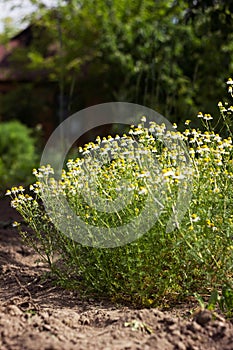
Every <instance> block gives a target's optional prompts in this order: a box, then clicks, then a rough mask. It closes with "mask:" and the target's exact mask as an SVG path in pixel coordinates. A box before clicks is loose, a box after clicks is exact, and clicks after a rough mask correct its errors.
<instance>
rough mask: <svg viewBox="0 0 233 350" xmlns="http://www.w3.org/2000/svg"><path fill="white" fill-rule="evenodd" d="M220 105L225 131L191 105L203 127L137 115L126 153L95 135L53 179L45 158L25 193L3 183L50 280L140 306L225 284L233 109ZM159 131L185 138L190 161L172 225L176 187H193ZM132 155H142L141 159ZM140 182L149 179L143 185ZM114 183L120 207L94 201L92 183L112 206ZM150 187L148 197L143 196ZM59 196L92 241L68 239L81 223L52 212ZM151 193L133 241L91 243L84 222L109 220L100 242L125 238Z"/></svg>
mask: <svg viewBox="0 0 233 350" xmlns="http://www.w3.org/2000/svg"><path fill="white" fill-rule="evenodd" d="M229 83H231V81H229ZM232 85H233V82H232ZM230 86H231V85H230ZM219 107H220V112H221V115H222V118H223V119H224V120H225V125H226V130H225V131H224V135H225V134H226V138H221V137H220V136H219V135H218V134H216V133H215V132H214V130H213V127H212V123H213V120H212V117H211V116H210V115H208V114H204V115H203V114H202V113H199V114H198V117H199V118H200V119H201V120H202V122H203V130H196V129H192V128H191V127H188V128H187V129H186V130H185V131H184V132H182V133H181V132H178V131H172V132H169V131H167V130H166V128H165V126H164V125H161V126H158V125H156V124H155V123H150V125H149V127H146V126H145V125H144V122H142V123H141V124H140V125H138V126H137V127H132V129H131V130H130V131H129V135H124V136H123V138H121V141H122V140H123V141H124V142H125V144H126V145H127V150H128V153H127V157H126V158H125V157H124V150H123V149H121V147H120V149H118V147H119V146H118V144H117V140H118V137H115V138H111V137H109V138H108V139H103V140H102V141H101V140H100V139H97V142H96V143H91V144H88V145H86V147H85V148H84V149H81V150H80V151H81V153H82V158H78V159H76V160H69V161H68V163H67V168H68V170H67V171H65V170H64V171H63V174H62V176H61V179H60V180H55V179H54V178H53V169H52V168H51V167H50V166H49V165H48V166H45V167H41V168H39V169H38V170H34V175H35V176H36V178H37V180H38V181H37V182H35V183H34V185H31V187H30V190H31V195H30V194H26V195H25V194H24V189H23V188H22V187H18V188H12V189H11V190H8V191H7V195H10V196H11V198H12V206H14V207H15V208H16V210H17V211H18V212H19V213H20V214H21V215H22V216H23V217H24V219H25V221H26V222H27V223H28V225H29V226H30V227H31V228H32V229H33V230H34V234H32V233H28V232H25V231H21V234H22V237H23V238H24V240H25V242H26V243H28V244H30V245H31V246H33V247H34V249H35V250H36V251H37V252H38V253H39V254H40V255H41V257H42V258H43V259H44V260H45V261H46V262H48V264H49V266H50V267H51V270H52V272H53V273H54V274H55V275H56V276H57V281H58V283H60V284H61V285H62V286H64V287H69V288H78V289H79V290H80V291H82V292H83V293H85V294H92V295H97V296H101V297H103V296H107V297H110V298H112V299H113V300H118V301H119V300H121V301H122V300H124V301H129V302H131V303H133V304H135V305H144V306H149V305H163V306H165V305H171V303H173V302H175V301H177V300H178V299H179V300H180V299H182V298H184V297H186V296H188V295H193V294H194V293H195V292H198V293H200V294H201V293H208V292H209V290H216V289H218V288H220V287H221V286H223V285H232V276H233V264H232V259H233V244H232V231H233V215H232V206H233V181H232V180H233V160H232V158H233V145H232V132H231V130H232V129H231V128H230V127H229V125H230V124H229V123H230V122H231V117H232V111H233V108H232V107H229V106H228V105H224V107H223V105H222V104H219ZM189 124H190V121H186V125H189ZM161 135H163V137H162V140H165V139H166V138H167V140H180V141H181V142H182V143H184V144H186V147H187V149H188V152H189V155H190V160H191V161H190V164H191V170H192V172H191V175H192V199H191V202H190V205H189V208H188V210H187V212H186V213H185V215H184V217H183V220H182V221H181V222H180V221H178V222H176V228H175V229H174V230H173V231H170V232H167V231H166V227H167V222H168V220H169V218H170V217H171V214H172V213H174V212H176V210H175V208H176V207H175V204H176V201H177V195H178V192H179V191H180V188H181V186H182V188H188V186H191V182H190V167H187V164H185V166H184V164H183V163H182V161H180V160H179V161H178V158H179V156H180V154H182V152H181V149H180V147H179V145H180V144H179V143H176V144H174V143H172V145H175V146H176V147H175V148H170V149H169V148H168V147H165V145H164V144H163V142H161V138H160V136H161ZM135 140H136V141H137V144H138V150H139V154H136V156H137V157H136V156H135V153H133V152H135V149H131V148H130V145H132V143H133V142H134V141H135ZM109 149H111V151H112V155H113V154H115V156H112V158H111V159H110V158H109V157H108V156H107V157H106V159H105V162H104V161H103V160H104V156H105V155H106V150H109ZM142 151H143V152H142ZM91 152H94V154H95V152H97V154H100V155H103V159H102V161H103V162H102V166H98V163H95V162H94V161H90V160H93V159H92V154H93V153H91ZM89 154H90V157H89ZM140 154H144V157H142V158H140ZM152 154H155V155H156V159H157V161H158V164H159V166H157V169H159V168H160V173H159V174H158V173H157V172H156V166H155V167H154V168H153V161H152V158H151V155H152ZM145 155H146V156H145ZM136 159H137V160H136ZM126 160H127V161H126ZM158 164H157V165H158ZM148 166H149V169H150V170H151V171H150V172H148ZM122 179H127V180H128V182H124V181H122ZM148 183H150V184H152V186H149V187H148ZM119 188H120V190H121V191H122V193H124V190H125V191H126V192H127V191H130V192H131V193H132V197H131V201H130V202H129V203H127V205H126V206H125V208H124V210H120V211H117V210H116V211H115V212H114V211H111V212H109V211H107V210H104V211H101V210H98V208H97V209H96V207H95V206H94V202H92V199H93V198H94V195H93V193H94V192H93V191H97V193H98V196H99V198H100V203H101V198H108V201H109V203H110V204H112V205H114V201H115V199H116V198H118V197H119V196H120V194H119V191H118V190H119ZM151 188H153V191H154V192H153V194H155V196H154V197H153V196H152V197H150V194H151V193H150V189H151ZM45 191H47V192H48V193H49V194H50V196H51V199H54V201H53V202H52V201H51V205H50V206H49V209H48V210H49V211H50V213H48V212H46V211H45V209H44V207H43V205H42V204H41V198H42V199H43V193H45ZM61 195H64V196H65V198H66V199H67V201H68V202H69V205H70V207H72V209H73V210H74V212H75V213H76V214H77V215H78V216H79V217H80V218H81V219H82V221H83V222H84V223H86V224H87V230H86V232H85V234H86V235H87V237H88V238H90V240H91V239H92V240H93V246H84V245H82V244H81V243H78V242H77V241H76V240H75V238H76V237H77V236H76V234H78V233H79V232H81V233H83V231H82V227H79V226H78V225H76V226H75V225H74V224H73V222H72V220H70V217H69V216H67V217H65V219H64V217H62V216H61V217H60V213H61V214H63V213H65V212H66V211H65V207H63V203H62V201H60V198H61ZM155 197H156V198H159V199H160V200H162V201H163V204H164V205H163V209H162V211H161V215H160V217H159V220H158V221H157V222H155V223H154V224H153V225H152V227H151V228H150V230H148V232H147V233H145V234H143V235H141V232H140V227H141V226H140V225H139V226H135V228H134V232H133V234H134V236H135V237H136V238H137V239H135V240H134V241H131V242H128V243H127V244H125V245H122V246H116V247H111V248H102V247H99V246H98V245H95V243H96V240H95V234H93V231H91V230H89V227H90V226H92V227H95V231H94V232H96V234H98V232H99V231H101V229H102V228H103V227H104V228H106V229H109V232H108V230H106V236H105V237H103V243H104V242H105V241H106V240H108V238H109V237H110V238H111V239H112V240H113V241H114V240H115V239H122V240H124V238H125V235H126V236H127V234H130V233H131V232H124V231H123V229H122V227H123V225H124V224H126V223H128V222H130V221H131V220H132V219H134V218H137V217H139V214H140V212H141V211H142V210H143V208H144V205H146V203H147V201H149V200H150V198H152V200H153V198H155ZM123 199H124V198H123ZM103 203H104V202H103ZM92 204H93V205H92ZM150 204H151V203H150ZM187 206H188V205H187ZM151 208H152V209H153V206H152V205H151V206H150V205H149V207H148V213H147V215H145V216H144V217H143V219H142V220H145V224H146V222H147V220H148V219H150V217H151V216H152V215H154V213H153V210H152V211H150V210H151ZM103 209H105V208H104V206H103ZM183 209H184V208H183ZM185 209H187V208H185ZM50 214H56V217H57V218H58V221H59V220H65V224H66V227H67V228H68V232H69V234H68V235H64V234H63V233H62V232H60V231H59V230H58V229H57V228H56V227H55V225H54V224H53V222H52V221H51V216H50ZM16 225H18V224H17V223H16ZM116 227H117V228H118V231H119V232H118V234H117V235H116V236H114V234H113V233H112V232H113V231H112V229H113V228H116ZM88 230H89V231H88ZM121 231H122V232H121ZM121 234H122V237H121ZM108 235H109V237H108ZM111 235H112V236H111ZM103 245H104V244H103Z"/></svg>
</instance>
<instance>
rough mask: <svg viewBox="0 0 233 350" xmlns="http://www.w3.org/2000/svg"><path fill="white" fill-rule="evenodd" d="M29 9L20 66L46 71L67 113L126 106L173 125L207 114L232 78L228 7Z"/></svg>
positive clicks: (106, 3)
mask: <svg viewBox="0 0 233 350" xmlns="http://www.w3.org/2000/svg"><path fill="white" fill-rule="evenodd" d="M33 3H34V4H35V3H37V5H38V9H39V10H38V12H37V13H36V15H32V18H31V22H32V23H36V28H37V29H36V30H35V34H34V40H33V41H32V44H31V46H30V50H28V49H27V53H26V56H27V60H28V61H27V66H28V68H29V69H37V70H40V69H42V70H43V69H45V70H47V71H49V73H50V79H51V80H53V81H55V82H58V84H59V87H60V97H62V98H63V100H62V101H61V103H62V104H63V108H64V105H66V109H68V113H71V112H74V111H76V110H77V109H80V108H83V107H85V106H87V105H90V104H94V103H98V102H106V101H128V102H134V103H140V104H145V105H147V106H149V107H151V108H154V109H156V110H157V111H158V112H160V113H162V114H163V115H165V116H166V117H167V118H169V119H170V120H172V121H176V122H177V121H178V122H179V121H181V120H184V119H187V118H189V117H192V116H193V115H195V114H196V113H197V112H198V110H199V109H200V108H202V109H204V110H205V112H208V113H214V112H215V107H213V106H216V105H217V103H218V98H219V96H224V91H225V90H224V85H225V84H224V82H225V80H226V79H227V78H228V77H229V76H230V75H231V73H232V71H233V65H232V54H233V44H232V43H233V40H232V33H231V30H230V29H229V27H228V24H229V23H228V22H229V18H230V17H229V16H231V15H232V14H231V6H232V1H223V0H222V1H214V0H212V1H207V2H205V6H202V3H203V2H201V1H189V0H186V1H185V0H183V1H175V0H158V1H154V0H144V1H142V0H135V1H133V2H129V1H126V0H118V1H116V0H98V1H96V0H95V1H94V0H85V1H82V0H78V1H77V0H69V1H65V2H62V3H61V2H59V1H58V6H57V7H56V8H54V9H53V10H51V9H50V10H48V9H47V8H46V7H45V6H42V4H43V2H42V1H35V0H34V1H33ZM203 11H204V12H203ZM202 12H203V14H202ZM38 14H39V15H38ZM215 16H218V18H219V21H217V24H216V23H215V21H214V18H215ZM191 19H193V20H191ZM220 19H221V21H220ZM214 23H215V27H213V25H214ZM222 25H224V28H225V31H224V30H222ZM39 27H40V28H44V29H43V35H41V31H40V30H39V29H38V28H39Z"/></svg>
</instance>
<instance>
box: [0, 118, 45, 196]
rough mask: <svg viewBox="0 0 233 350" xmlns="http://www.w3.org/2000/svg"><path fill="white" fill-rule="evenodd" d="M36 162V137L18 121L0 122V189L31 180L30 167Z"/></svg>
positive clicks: (35, 164)
mask: <svg viewBox="0 0 233 350" xmlns="http://www.w3.org/2000/svg"><path fill="white" fill-rule="evenodd" d="M37 164H38V154H37V152H36V138H34V137H33V135H32V132H31V130H30V129H29V128H28V127H27V126H25V125H24V124H22V123H20V122H19V121H16V120H15V121H9V122H1V123H0V191H1V190H5V189H6V188H7V187H9V186H12V185H13V184H16V183H17V184H19V183H21V184H25V185H26V184H28V183H29V182H30V181H33V178H32V174H31V172H32V168H33V167H35V166H37Z"/></svg>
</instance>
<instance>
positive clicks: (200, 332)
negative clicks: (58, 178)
mask: <svg viewBox="0 0 233 350" xmlns="http://www.w3.org/2000/svg"><path fill="white" fill-rule="evenodd" d="M15 219H17V214H16V212H15V211H14V210H13V209H11V208H10V206H9V202H8V201H7V200H1V201H0V273H1V274H0V349H1V350H37V349H38V350H63V349H64V350H69V349H70V350H71V349H72V350H75V349H80V350H81V349H83V350H86V349H95V350H99V349H104V350H108V349H109V350H110V349H111V350H120V349H121V350H123V349H125V350H126V349H132V350H136V349H137V350H147V349H155V350H156V349H158V350H198V349H203V350H216V349H219V350H220V349H221V350H230V349H232V350H233V325H232V323H231V322H230V321H226V320H225V319H224V318H223V317H222V316H220V315H218V316H217V315H215V316H213V315H212V314H211V313H210V312H208V311H199V312H198V311H196V312H195V313H194V314H191V312H190V310H191V309H193V308H194V307H195V305H194V304H192V303H190V305H189V304H187V305H179V306H177V307H176V308H174V309H172V310H170V311H169V312H168V311H166V312H162V311H161V310H158V309H140V310H139V309H132V308H129V307H127V306H123V305H113V304H110V303H109V302H107V301H106V300H102V301H98V302H97V301H95V300H92V299H89V300H82V299H81V298H80V296H78V293H77V292H70V291H65V290H62V289H60V288H58V287H55V286H54V284H53V283H52V281H51V280H49V279H47V280H46V279H45V278H44V277H43V276H44V274H45V273H46V267H45V266H43V265H42V264H41V263H40V264H38V263H36V262H35V261H36V259H37V256H36V255H35V254H34V253H33V251H32V250H31V249H29V248H27V247H25V246H23V245H22V243H21V241H20V237H19V236H18V234H17V231H16V230H15V229H14V228H12V222H13V221H14V220H15Z"/></svg>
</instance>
